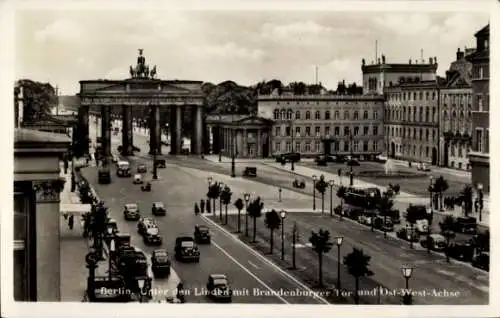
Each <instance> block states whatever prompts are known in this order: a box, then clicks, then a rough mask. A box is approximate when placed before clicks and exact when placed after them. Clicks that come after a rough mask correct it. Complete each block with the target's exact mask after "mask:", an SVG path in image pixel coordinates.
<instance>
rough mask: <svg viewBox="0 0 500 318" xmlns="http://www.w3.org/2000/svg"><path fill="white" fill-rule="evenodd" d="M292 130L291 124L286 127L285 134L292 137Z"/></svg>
mask: <svg viewBox="0 0 500 318" xmlns="http://www.w3.org/2000/svg"><path fill="white" fill-rule="evenodd" d="M291 131H292V129H291V127H290V126H287V127H285V135H286V136H287V137H290V136H291Z"/></svg>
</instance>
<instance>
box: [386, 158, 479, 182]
mask: <svg viewBox="0 0 500 318" xmlns="http://www.w3.org/2000/svg"><path fill="white" fill-rule="evenodd" d="M390 160H391V162H392V163H394V164H395V165H397V166H400V167H408V161H407V160H397V159H390ZM417 164H418V162H412V163H411V166H412V167H415V168H414V169H416V167H417ZM430 168H431V171H432V172H436V173H445V174H451V175H454V176H457V177H462V178H467V179H470V178H471V172H470V171H464V170H458V169H452V168H446V167H436V166H430Z"/></svg>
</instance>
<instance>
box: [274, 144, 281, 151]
mask: <svg viewBox="0 0 500 318" xmlns="http://www.w3.org/2000/svg"><path fill="white" fill-rule="evenodd" d="M274 151H276V152H281V142H279V141H277V142H276V143H275V144H274Z"/></svg>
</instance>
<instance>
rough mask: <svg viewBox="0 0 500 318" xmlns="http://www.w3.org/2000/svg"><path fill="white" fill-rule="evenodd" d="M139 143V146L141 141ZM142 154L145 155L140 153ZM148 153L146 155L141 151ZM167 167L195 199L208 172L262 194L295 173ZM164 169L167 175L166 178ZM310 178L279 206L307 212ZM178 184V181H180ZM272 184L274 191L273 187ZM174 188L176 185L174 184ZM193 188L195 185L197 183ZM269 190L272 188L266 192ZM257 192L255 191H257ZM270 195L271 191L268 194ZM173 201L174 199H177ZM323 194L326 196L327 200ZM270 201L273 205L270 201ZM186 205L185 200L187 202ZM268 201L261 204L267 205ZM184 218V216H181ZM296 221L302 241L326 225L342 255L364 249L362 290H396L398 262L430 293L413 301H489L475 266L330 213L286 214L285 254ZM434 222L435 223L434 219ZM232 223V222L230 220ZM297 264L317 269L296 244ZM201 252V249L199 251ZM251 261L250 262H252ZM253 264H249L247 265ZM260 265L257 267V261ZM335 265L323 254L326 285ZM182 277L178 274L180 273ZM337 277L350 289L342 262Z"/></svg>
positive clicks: (183, 164)
mask: <svg viewBox="0 0 500 318" xmlns="http://www.w3.org/2000/svg"><path fill="white" fill-rule="evenodd" d="M143 138H144V141H141V136H134V140H135V143H136V145H137V146H139V147H140V148H142V147H145V146H146V145H145V137H143ZM143 142H144V144H143ZM142 153H145V152H144V151H143V152H142ZM146 156H147V155H146ZM168 162H169V167H170V165H172V167H174V166H175V167H177V170H181V171H184V172H186V173H188V174H189V175H190V176H191V177H193V178H196V177H199V178H200V179H199V180H198V183H199V184H200V190H199V191H195V189H194V188H193V191H192V192H193V193H198V197H202V196H203V195H204V194H205V193H206V176H208V175H210V176H212V177H213V178H214V179H215V180H224V182H225V183H227V184H229V185H230V187H231V188H232V190H233V193H242V192H244V191H245V190H246V189H252V191H254V192H257V193H263V194H267V195H268V196H269V194H268V193H269V192H274V193H276V192H277V191H276V186H281V187H282V188H284V189H290V185H291V182H292V180H293V179H294V176H293V175H292V174H290V173H288V172H286V171H278V169H275V168H273V167H267V166H265V165H258V171H259V172H258V173H259V177H258V178H256V180H255V181H257V182H253V181H248V180H245V179H242V178H241V177H237V178H234V179H232V178H229V177H228V176H227V175H228V174H229V169H230V165H229V164H221V165H219V164H213V163H211V162H208V161H203V160H199V159H195V158H190V157H176V158H174V157H169V158H168ZM238 168H239V169H238V170H237V174H238V175H239V174H240V170H241V169H243V167H238ZM170 170H173V169H169V178H171V176H170ZM311 183H312V182H311V181H309V180H308V187H307V188H306V189H304V190H299V191H297V190H296V189H294V190H295V191H293V192H294V193H297V195H298V193H302V195H300V196H299V197H297V198H296V199H295V200H292V197H293V196H292V195H291V194H289V193H291V192H292V191H291V190H288V191H284V192H283V195H285V194H286V195H288V196H289V197H290V199H289V197H286V198H283V199H284V200H283V204H286V205H289V206H294V205H295V203H298V202H301V204H302V206H301V208H302V209H304V210H306V209H307V208H306V206H309V209H310V205H311V204H310V201H309V202H303V201H304V199H303V198H304V197H303V196H304V195H308V196H309V200H310V194H311V193H312V186H311ZM179 187H180V185H179ZM273 187H274V190H272V188H273ZM173 188H175V187H173ZM197 188H198V185H197ZM270 189H271V190H270ZM259 190H260V191H259ZM271 197H275V195H271ZM176 200H177V197H176ZM326 201H329V200H328V196H327V200H326ZM337 203H338V202H336V198H335V200H334V205H335V204H337ZM272 204H276V203H275V202H273V203H272ZM188 205H189V204H188ZM267 206H268V205H267V204H266V207H267ZM186 208H187V210H189V211H192V204H191V205H189V206H188V207H186ZM187 217H188V216H187V215H186V218H187ZM294 222H297V225H298V226H299V229H300V232H301V233H302V236H303V237H302V242H303V243H306V242H307V240H308V236H309V233H310V232H311V231H313V230H314V231H317V230H318V229H319V228H326V229H328V230H329V231H330V232H331V233H332V236H337V235H340V236H343V237H344V238H345V239H344V243H343V245H342V248H341V257H343V256H344V255H345V254H347V253H348V252H349V251H350V250H352V247H360V248H362V249H363V250H364V252H365V253H367V254H368V255H370V256H372V261H371V263H370V264H371V265H370V268H371V269H372V271H373V272H374V273H375V275H374V276H372V277H370V278H368V279H362V281H361V288H363V289H364V290H371V289H372V288H375V287H377V286H384V287H386V288H388V289H391V290H392V289H397V288H401V287H402V286H403V284H404V280H403V278H402V276H401V265H402V264H410V265H413V266H415V267H416V269H415V271H414V274H413V277H412V279H411V280H410V287H413V288H415V289H418V290H419V291H424V290H425V291H429V293H430V294H431V295H432V296H425V297H424V296H420V297H416V298H415V302H416V303H419V304H445V303H454V304H485V303H488V274H487V273H484V272H482V271H480V270H477V269H474V268H471V267H470V266H467V265H464V264H461V263H459V262H452V264H448V263H446V262H444V261H443V257H441V256H438V255H434V254H429V255H428V254H427V253H426V252H425V251H422V250H411V249H410V248H409V246H408V243H405V242H402V241H400V240H397V239H392V238H389V239H384V238H383V237H382V235H381V234H376V233H372V232H371V231H370V230H369V229H367V228H366V227H363V226H360V225H359V224H357V223H355V222H351V221H349V220H344V221H342V222H338V221H337V220H336V219H330V218H329V216H321V215H320V213H289V216H288V217H287V220H286V223H285V232H286V235H285V236H286V239H285V243H286V245H287V246H286V249H287V255H288V254H290V244H289V242H290V241H291V235H290V233H291V225H292V224H293V223H294ZM435 223H437V222H435ZM231 224H233V226H234V224H235V222H231ZM257 229H258V236H259V238H260V239H261V240H262V241H264V242H268V238H269V230H268V229H266V228H265V227H264V224H263V218H260V219H259V220H258V226H257ZM275 241H276V246H277V247H279V246H280V245H279V244H280V243H281V242H280V240H279V237H276V238H275ZM297 251H298V253H297V256H298V263H299V264H302V265H300V266H302V267H307V268H308V270H312V271H313V272H315V271H316V268H315V267H316V266H317V261H316V259H317V257H316V255H314V254H313V253H312V251H311V250H310V249H309V248H301V249H298V250H297ZM202 253H203V251H202ZM252 262H253V261H252ZM250 266H252V265H250ZM257 267H259V265H257ZM336 267H337V253H336V250H334V251H332V252H330V253H329V254H327V256H326V257H325V263H324V266H323V268H324V269H325V270H324V275H325V282H326V283H329V284H335V281H336V270H328V269H330V268H334V269H335V268H336ZM182 276H183V275H181V277H182ZM341 277H342V279H341V281H342V285H343V288H348V289H350V290H352V284H353V281H352V278H350V277H349V276H348V274H347V273H346V272H345V271H344V269H343V266H342V272H341ZM435 291H446V292H448V293H458V294H457V295H454V296H453V297H451V296H450V297H439V296H438V295H436V294H435ZM381 297H382V299H381V302H382V303H395V302H396V303H397V302H399V299H398V298H397V297H396V299H395V297H385V299H384V296H381ZM364 298H365V299H364V301H365V302H369V303H372V302H378V301H379V300H378V299H379V296H367V297H364Z"/></svg>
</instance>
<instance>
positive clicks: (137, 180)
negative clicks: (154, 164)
mask: <svg viewBox="0 0 500 318" xmlns="http://www.w3.org/2000/svg"><path fill="white" fill-rule="evenodd" d="M133 182H134V184H142V183H144V181H143V180H142V175H141V174H135V175H134V181H133Z"/></svg>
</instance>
